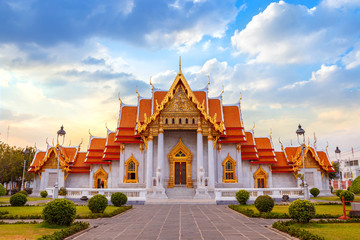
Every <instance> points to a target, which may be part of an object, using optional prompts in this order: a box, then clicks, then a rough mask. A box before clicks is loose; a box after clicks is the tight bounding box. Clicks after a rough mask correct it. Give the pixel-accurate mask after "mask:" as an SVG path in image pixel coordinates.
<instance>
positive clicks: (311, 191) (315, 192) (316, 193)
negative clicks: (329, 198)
mask: <svg viewBox="0 0 360 240" xmlns="http://www.w3.org/2000/svg"><path fill="white" fill-rule="evenodd" d="M310 193H311V195H313V196H314V197H317V196H318V195H319V194H320V190H319V189H318V188H315V187H314V188H312V189H310Z"/></svg>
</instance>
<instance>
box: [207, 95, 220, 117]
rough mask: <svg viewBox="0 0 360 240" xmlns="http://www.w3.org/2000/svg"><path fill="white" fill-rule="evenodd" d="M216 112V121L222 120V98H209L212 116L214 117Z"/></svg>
mask: <svg viewBox="0 0 360 240" xmlns="http://www.w3.org/2000/svg"><path fill="white" fill-rule="evenodd" d="M215 113H216V121H217V122H220V121H221V119H222V114H221V102H220V99H217V98H215V99H210V98H209V115H210V116H211V117H214V115H215Z"/></svg>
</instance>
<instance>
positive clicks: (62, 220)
mask: <svg viewBox="0 0 360 240" xmlns="http://www.w3.org/2000/svg"><path fill="white" fill-rule="evenodd" d="M75 216H76V208H75V204H74V203H73V202H72V201H70V200H67V199H55V200H53V201H51V202H49V203H47V204H46V206H45V207H44V209H43V211H42V218H43V219H44V221H45V222H47V223H49V224H56V225H70V224H71V223H72V222H73V221H74V219H75Z"/></svg>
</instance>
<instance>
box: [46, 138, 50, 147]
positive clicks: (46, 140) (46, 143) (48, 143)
mask: <svg viewBox="0 0 360 240" xmlns="http://www.w3.org/2000/svg"><path fill="white" fill-rule="evenodd" d="M46 144H47V145H48V147H49V145H50V144H49V142H48V138H46Z"/></svg>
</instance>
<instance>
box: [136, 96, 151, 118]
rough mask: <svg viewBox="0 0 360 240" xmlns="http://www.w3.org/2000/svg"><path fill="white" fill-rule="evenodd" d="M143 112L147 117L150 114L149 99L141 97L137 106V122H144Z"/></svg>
mask: <svg viewBox="0 0 360 240" xmlns="http://www.w3.org/2000/svg"><path fill="white" fill-rule="evenodd" d="M144 113H146V116H147V117H149V116H150V115H151V99H141V100H140V107H139V122H141V123H142V122H144Z"/></svg>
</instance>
